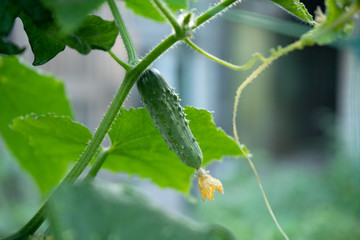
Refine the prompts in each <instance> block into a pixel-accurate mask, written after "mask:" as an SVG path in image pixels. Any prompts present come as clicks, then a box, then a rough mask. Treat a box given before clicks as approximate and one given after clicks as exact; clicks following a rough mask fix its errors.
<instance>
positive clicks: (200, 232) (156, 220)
mask: <svg viewBox="0 0 360 240" xmlns="http://www.w3.org/2000/svg"><path fill="white" fill-rule="evenodd" d="M48 214H49V220H50V224H51V229H52V231H53V233H54V237H55V238H56V239H58V240H60V239H64V240H72V239H144V238H146V239H148V240H152V239H153V240H155V239H156V240H158V239H173V240H185V239H197V240H205V239H207V240H231V239H233V237H232V235H231V234H230V233H229V232H228V231H227V230H225V229H224V228H221V227H218V226H203V225H199V224H198V223H196V222H193V221H192V220H190V219H182V218H179V217H177V218H175V217H174V216H170V215H169V214H167V213H165V212H164V211H163V210H162V209H161V208H157V207H154V206H153V205H152V204H150V203H149V202H148V201H147V199H146V198H144V196H142V195H141V194H140V193H138V192H136V191H134V190H133V189H132V188H131V187H126V186H119V185H114V184H110V183H104V184H99V183H98V184H96V185H93V184H91V185H90V184H84V183H82V184H80V185H77V186H71V185H68V186H63V187H61V189H60V190H59V191H58V192H56V193H55V195H54V197H53V198H52V199H51V200H50V204H49V211H48Z"/></svg>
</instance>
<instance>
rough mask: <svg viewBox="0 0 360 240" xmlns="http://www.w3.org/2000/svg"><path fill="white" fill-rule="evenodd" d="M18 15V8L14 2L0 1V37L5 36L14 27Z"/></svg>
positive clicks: (11, 0) (12, 0)
mask: <svg viewBox="0 0 360 240" xmlns="http://www.w3.org/2000/svg"><path fill="white" fill-rule="evenodd" d="M19 13H20V7H19V6H18V5H17V4H16V3H15V2H14V0H1V1H0V23H1V24H0V36H7V35H8V34H9V33H10V30H11V29H12V27H13V25H14V21H15V18H16V17H17V16H18V15H19Z"/></svg>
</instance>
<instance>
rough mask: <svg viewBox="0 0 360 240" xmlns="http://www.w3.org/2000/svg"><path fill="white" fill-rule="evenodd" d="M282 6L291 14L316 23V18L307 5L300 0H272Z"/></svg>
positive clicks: (311, 23) (309, 22)
mask: <svg viewBox="0 0 360 240" xmlns="http://www.w3.org/2000/svg"><path fill="white" fill-rule="evenodd" d="M270 1H271V2H274V3H276V4H277V5H279V6H280V7H282V8H284V9H285V10H287V11H288V12H289V13H290V14H292V15H294V16H296V17H298V18H300V19H302V20H303V21H305V22H307V23H308V24H310V25H314V20H313V17H312V16H311V14H310V13H309V12H308V10H307V9H306V7H305V5H304V4H303V3H301V2H300V1H299V0H270Z"/></svg>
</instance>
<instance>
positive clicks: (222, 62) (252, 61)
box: [184, 39, 266, 70]
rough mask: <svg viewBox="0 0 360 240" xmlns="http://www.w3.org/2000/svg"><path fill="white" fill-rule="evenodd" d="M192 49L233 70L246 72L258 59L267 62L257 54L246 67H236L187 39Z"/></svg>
mask: <svg viewBox="0 0 360 240" xmlns="http://www.w3.org/2000/svg"><path fill="white" fill-rule="evenodd" d="M184 41H185V42H186V43H187V44H188V45H189V46H190V47H192V48H193V49H195V50H196V51H197V52H199V53H201V54H202V55H204V56H205V57H207V58H209V59H211V60H213V61H215V62H217V63H219V64H221V65H224V66H225V67H228V68H231V69H233V70H245V69H248V68H250V67H251V66H252V65H253V64H254V63H255V61H256V59H259V60H260V61H262V62H265V61H266V58H264V57H263V56H262V55H261V54H260V53H256V54H254V55H253V57H252V58H251V59H250V61H249V62H248V63H246V64H244V65H235V64H232V63H229V62H226V61H224V60H222V59H220V58H217V57H215V56H214V55H211V54H210V53H208V52H206V51H205V50H203V49H201V48H200V47H199V46H197V45H196V44H195V43H193V42H192V41H191V40H190V39H185V40H184Z"/></svg>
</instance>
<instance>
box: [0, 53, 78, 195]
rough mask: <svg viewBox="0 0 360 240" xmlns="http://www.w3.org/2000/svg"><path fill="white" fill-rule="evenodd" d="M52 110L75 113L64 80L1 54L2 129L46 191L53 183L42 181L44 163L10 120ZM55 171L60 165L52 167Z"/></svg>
mask: <svg viewBox="0 0 360 240" xmlns="http://www.w3.org/2000/svg"><path fill="white" fill-rule="evenodd" d="M48 112H51V113H54V114H57V115H59V116H61V115H65V116H70V117H71V116H72V111H71V108H70V105H69V101H68V99H67V97H66V95H65V90H64V86H63V83H62V82H59V81H57V80H56V79H54V78H53V77H51V76H45V75H41V74H39V73H38V72H36V71H35V70H33V69H31V68H29V67H28V66H26V65H24V64H22V63H20V62H19V60H18V59H17V58H16V57H5V56H3V57H1V58H0V132H1V135H2V137H3V139H4V141H5V143H6V145H7V147H8V148H9V149H10V150H11V152H12V153H13V154H14V156H15V157H16V158H17V159H18V161H19V163H20V165H21V166H22V167H23V168H24V169H25V170H26V171H28V172H29V173H30V174H31V175H32V176H33V177H34V179H35V180H36V181H37V183H38V184H39V186H40V188H41V189H42V190H43V191H47V190H49V187H50V185H51V183H47V182H44V181H42V179H41V177H40V176H41V174H43V171H42V169H41V166H37V165H36V163H34V161H36V160H35V159H36V157H35V156H34V153H33V150H32V148H31V146H30V145H29V143H28V141H27V140H26V138H24V136H23V135H22V134H20V133H17V132H15V131H14V130H12V129H11V128H10V124H11V122H12V121H13V120H14V119H15V118H17V117H19V116H24V115H26V114H30V113H36V114H37V115H41V114H47V113H48ZM47 170H49V169H47ZM51 171H56V169H53V168H52V169H51Z"/></svg>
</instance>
